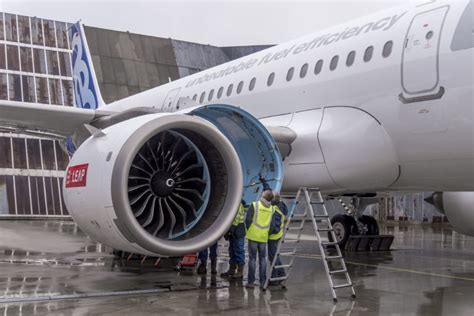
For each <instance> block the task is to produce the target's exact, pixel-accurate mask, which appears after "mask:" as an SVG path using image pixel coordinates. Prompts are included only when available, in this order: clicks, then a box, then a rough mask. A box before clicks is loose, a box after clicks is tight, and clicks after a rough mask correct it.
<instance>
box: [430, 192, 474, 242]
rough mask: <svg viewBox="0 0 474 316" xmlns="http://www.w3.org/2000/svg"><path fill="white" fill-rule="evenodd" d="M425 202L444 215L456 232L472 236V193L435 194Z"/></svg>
mask: <svg viewBox="0 0 474 316" xmlns="http://www.w3.org/2000/svg"><path fill="white" fill-rule="evenodd" d="M427 202H428V203H431V204H433V205H434V206H435V207H436V209H437V210H438V211H440V212H441V213H443V214H445V215H446V216H447V217H448V219H449V222H450V223H451V225H452V226H453V228H454V229H455V230H456V231H457V232H459V233H462V234H465V235H468V236H474V192H435V193H433V195H432V196H431V197H430V198H428V199H427Z"/></svg>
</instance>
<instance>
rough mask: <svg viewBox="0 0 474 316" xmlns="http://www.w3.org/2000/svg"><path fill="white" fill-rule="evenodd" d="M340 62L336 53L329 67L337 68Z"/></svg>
mask: <svg viewBox="0 0 474 316" xmlns="http://www.w3.org/2000/svg"><path fill="white" fill-rule="evenodd" d="M338 62H339V56H337V55H336V56H334V57H333V58H332V59H331V64H330V65H329V69H331V71H333V70H335V69H336V68H337V63H338Z"/></svg>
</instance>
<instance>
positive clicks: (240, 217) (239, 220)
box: [232, 203, 246, 226]
mask: <svg viewBox="0 0 474 316" xmlns="http://www.w3.org/2000/svg"><path fill="white" fill-rule="evenodd" d="M245 213H246V212H245V207H244V205H243V204H242V203H241V204H240V206H239V210H238V211H237V214H235V217H234V221H233V222H232V225H233V226H239V224H243V223H245Z"/></svg>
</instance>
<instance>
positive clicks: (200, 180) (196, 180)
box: [176, 178, 207, 184]
mask: <svg viewBox="0 0 474 316" xmlns="http://www.w3.org/2000/svg"><path fill="white" fill-rule="evenodd" d="M187 182H201V183H203V184H206V183H207V182H206V181H204V180H203V179H201V178H189V179H184V180H182V181H179V182H176V184H183V183H187Z"/></svg>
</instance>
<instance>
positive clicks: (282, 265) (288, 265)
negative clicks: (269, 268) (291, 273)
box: [273, 264, 292, 269]
mask: <svg viewBox="0 0 474 316" xmlns="http://www.w3.org/2000/svg"><path fill="white" fill-rule="evenodd" d="M291 266H292V265H291V264H280V265H279V266H274V267H273V268H274V269H282V268H284V269H287V268H290V267H291Z"/></svg>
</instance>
